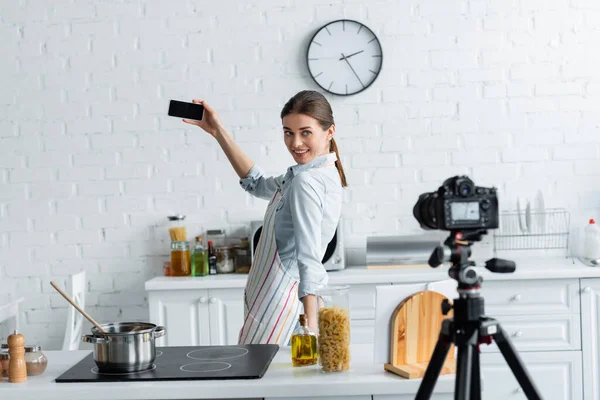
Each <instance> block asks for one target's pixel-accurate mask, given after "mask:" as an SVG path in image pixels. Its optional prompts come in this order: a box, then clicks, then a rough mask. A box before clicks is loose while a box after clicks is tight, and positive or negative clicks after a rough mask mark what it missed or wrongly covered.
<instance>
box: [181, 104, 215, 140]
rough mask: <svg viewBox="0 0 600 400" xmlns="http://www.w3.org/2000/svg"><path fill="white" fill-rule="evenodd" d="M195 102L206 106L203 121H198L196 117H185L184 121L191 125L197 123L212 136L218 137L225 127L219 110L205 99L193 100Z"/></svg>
mask: <svg viewBox="0 0 600 400" xmlns="http://www.w3.org/2000/svg"><path fill="white" fill-rule="evenodd" d="M192 103H194V104H202V105H203V106H204V116H203V118H202V121H196V120H194V119H184V120H183V122H185V123H186V124H190V125H196V126H199V127H200V128H202V129H203V130H204V131H206V132H208V133H209V134H210V135H211V136H212V137H215V138H216V137H217V133H218V132H219V131H220V130H222V129H223V126H222V125H221V120H220V119H219V115H218V114H217V112H216V111H215V110H214V109H213V108H212V107H211V106H209V105H208V104H206V102H205V101H204V100H196V99H194V100H192Z"/></svg>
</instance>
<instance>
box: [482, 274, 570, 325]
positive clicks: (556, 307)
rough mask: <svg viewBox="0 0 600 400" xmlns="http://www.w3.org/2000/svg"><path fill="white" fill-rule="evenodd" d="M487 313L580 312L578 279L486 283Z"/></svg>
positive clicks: (484, 286)
mask: <svg viewBox="0 0 600 400" xmlns="http://www.w3.org/2000/svg"><path fill="white" fill-rule="evenodd" d="M481 294H482V296H483V297H484V298H485V313H486V314H487V315H489V316H490V317H495V316H497V315H539V314H557V313H578V312H579V309H580V307H579V280H577V279H565V280H558V279H545V280H522V281H520V280H519V281H487V282H483V286H482V290H481Z"/></svg>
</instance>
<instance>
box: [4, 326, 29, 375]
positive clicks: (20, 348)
mask: <svg viewBox="0 0 600 400" xmlns="http://www.w3.org/2000/svg"><path fill="white" fill-rule="evenodd" d="M8 354H10V364H9V367H8V381H9V382H12V383H20V382H26V381H27V365H26V364H25V337H24V336H23V335H22V334H20V333H18V332H17V331H15V333H13V334H12V335H9V336H8Z"/></svg>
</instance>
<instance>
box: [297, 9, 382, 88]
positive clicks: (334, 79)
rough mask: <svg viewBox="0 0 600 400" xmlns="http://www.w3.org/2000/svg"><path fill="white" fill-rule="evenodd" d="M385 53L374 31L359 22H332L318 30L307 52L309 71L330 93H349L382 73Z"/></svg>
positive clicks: (366, 84) (367, 85) (369, 83)
mask: <svg viewBox="0 0 600 400" xmlns="http://www.w3.org/2000/svg"><path fill="white" fill-rule="evenodd" d="M382 60H383V54H382V51H381V44H380V43H379V40H378V39H377V37H376V36H375V34H374V33H373V32H372V31H371V30H370V29H369V28H367V27H366V26H365V25H363V24H361V23H360V22H356V21H351V20H339V21H333V22H330V23H329V24H327V25H325V26H324V27H322V28H321V29H319V30H318V31H317V33H316V34H315V35H314V36H313V38H312V40H311V41H310V44H309V45H308V51H307V63H308V70H309V71H310V74H311V76H312V77H313V79H314V80H315V82H316V83H317V84H318V85H319V86H321V87H322V88H323V89H325V90H327V91H328V92H330V93H333V94H338V95H343V96H346V95H350V94H355V93H358V92H362V91H363V90H365V89H366V88H368V87H369V86H370V85H371V84H372V83H373V82H374V81H375V79H376V78H377V75H379V71H380V70H381V64H382Z"/></svg>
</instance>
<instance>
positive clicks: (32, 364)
mask: <svg viewBox="0 0 600 400" xmlns="http://www.w3.org/2000/svg"><path fill="white" fill-rule="evenodd" d="M25 366H26V367H27V375H28V376H35V375H39V374H41V373H43V372H44V371H45V370H46V367H47V366H48V359H47V358H46V356H45V355H44V353H42V348H41V347H40V346H36V345H32V346H25Z"/></svg>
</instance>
